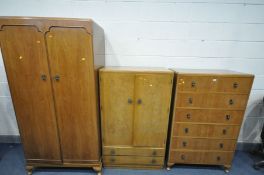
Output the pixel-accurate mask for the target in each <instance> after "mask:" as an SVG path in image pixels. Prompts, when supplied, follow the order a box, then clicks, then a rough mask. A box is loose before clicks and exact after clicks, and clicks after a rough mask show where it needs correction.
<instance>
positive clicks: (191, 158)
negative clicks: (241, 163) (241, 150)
mask: <svg viewBox="0 0 264 175" xmlns="http://www.w3.org/2000/svg"><path fill="white" fill-rule="evenodd" d="M233 155H234V152H232V151H221V152H217V151H177V150H173V151H171V152H170V157H169V163H186V164H209V165H210V164H211V165H230V164H231V162H232V159H233Z"/></svg>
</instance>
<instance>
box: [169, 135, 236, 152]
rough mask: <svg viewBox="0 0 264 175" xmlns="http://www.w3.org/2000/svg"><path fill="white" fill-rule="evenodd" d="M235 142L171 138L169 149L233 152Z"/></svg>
mask: <svg viewBox="0 0 264 175" xmlns="http://www.w3.org/2000/svg"><path fill="white" fill-rule="evenodd" d="M235 147H236V140H223V139H199V138H185V137H173V138H172V140H171V149H187V150H219V151H233V150H235Z"/></svg>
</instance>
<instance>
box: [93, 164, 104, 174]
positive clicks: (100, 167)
mask: <svg viewBox="0 0 264 175" xmlns="http://www.w3.org/2000/svg"><path fill="white" fill-rule="evenodd" d="M93 170H94V171H95V172H97V175H102V164H100V165H99V166H94V167H93Z"/></svg>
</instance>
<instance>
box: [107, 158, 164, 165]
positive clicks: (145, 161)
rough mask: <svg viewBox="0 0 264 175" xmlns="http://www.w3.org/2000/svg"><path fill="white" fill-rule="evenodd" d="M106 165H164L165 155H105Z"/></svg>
mask: <svg viewBox="0 0 264 175" xmlns="http://www.w3.org/2000/svg"><path fill="white" fill-rule="evenodd" d="M103 163H104V164H106V165H152V166H155V165H163V164H164V157H142V156H103Z"/></svg>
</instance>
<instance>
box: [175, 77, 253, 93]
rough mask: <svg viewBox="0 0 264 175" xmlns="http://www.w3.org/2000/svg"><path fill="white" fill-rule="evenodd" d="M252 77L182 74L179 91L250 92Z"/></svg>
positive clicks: (179, 80)
mask: <svg viewBox="0 0 264 175" xmlns="http://www.w3.org/2000/svg"><path fill="white" fill-rule="evenodd" d="M252 80H253V79H252V77H217V76H180V77H179V79H178V83H177V84H178V89H177V90H178V91H179V92H230V93H243V94H248V93H249V92H250V89H251V84H252Z"/></svg>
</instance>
